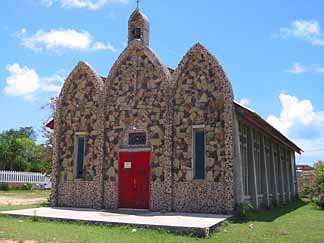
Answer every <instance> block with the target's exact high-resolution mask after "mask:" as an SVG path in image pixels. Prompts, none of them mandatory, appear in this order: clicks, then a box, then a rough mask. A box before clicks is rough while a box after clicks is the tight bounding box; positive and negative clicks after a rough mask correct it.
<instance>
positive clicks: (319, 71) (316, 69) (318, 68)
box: [315, 65, 324, 73]
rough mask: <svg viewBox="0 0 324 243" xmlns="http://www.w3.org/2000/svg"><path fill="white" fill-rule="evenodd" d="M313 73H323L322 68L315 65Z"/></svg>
mask: <svg viewBox="0 0 324 243" xmlns="http://www.w3.org/2000/svg"><path fill="white" fill-rule="evenodd" d="M315 66H316V67H315V72H317V73H324V66H319V65H315Z"/></svg>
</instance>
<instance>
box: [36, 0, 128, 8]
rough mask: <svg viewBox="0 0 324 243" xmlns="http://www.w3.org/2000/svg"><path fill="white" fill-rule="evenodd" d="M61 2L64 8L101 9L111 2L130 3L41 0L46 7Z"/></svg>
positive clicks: (122, 0) (119, 0)
mask: <svg viewBox="0 0 324 243" xmlns="http://www.w3.org/2000/svg"><path fill="white" fill-rule="evenodd" d="M56 2H59V3H60V4H61V6H62V7H63V8H86V9H89V10H99V9H101V8H103V7H104V6H105V5H107V4H109V3H115V4H128V0H40V3H41V4H42V5H43V6H45V7H51V6H52V5H53V4H54V3H56Z"/></svg>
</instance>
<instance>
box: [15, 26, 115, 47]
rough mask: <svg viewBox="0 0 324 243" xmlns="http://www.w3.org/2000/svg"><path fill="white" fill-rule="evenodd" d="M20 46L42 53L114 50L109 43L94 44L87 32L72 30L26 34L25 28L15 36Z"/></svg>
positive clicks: (40, 31)
mask: <svg viewBox="0 0 324 243" xmlns="http://www.w3.org/2000/svg"><path fill="white" fill-rule="evenodd" d="M17 37H18V38H19V39H20V40H21V44H22V45H23V46H24V47H26V48H29V49H32V50H37V51H43V50H50V51H54V52H61V51H62V50H66V49H70V50H80V51H95V50H110V51H116V49H115V48H114V47H113V46H112V45H111V44H110V43H107V44H105V43H103V42H94V41H93V37H92V36H91V34H90V33H89V32H87V31H77V30H74V29H52V30H50V31H48V32H46V31H43V30H38V31H37V32H36V33H35V34H31V35H30V34H28V33H27V30H26V29H25V28H23V29H21V30H20V32H19V33H18V34H17Z"/></svg>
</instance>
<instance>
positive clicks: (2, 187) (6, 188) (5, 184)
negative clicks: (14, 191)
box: [0, 182, 10, 191]
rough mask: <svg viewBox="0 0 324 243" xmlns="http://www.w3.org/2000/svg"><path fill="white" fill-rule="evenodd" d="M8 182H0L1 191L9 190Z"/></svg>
mask: <svg viewBox="0 0 324 243" xmlns="http://www.w3.org/2000/svg"><path fill="white" fill-rule="evenodd" d="M9 189H10V188H9V183H7V182H5V183H0V190H2V191H9Z"/></svg>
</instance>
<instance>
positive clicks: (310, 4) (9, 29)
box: [0, 0, 324, 164]
mask: <svg viewBox="0 0 324 243" xmlns="http://www.w3.org/2000/svg"><path fill="white" fill-rule="evenodd" d="M1 4H2V6H1V9H0V30H1V31H0V37H1V38H0V46H1V55H0V70H1V71H0V92H1V95H0V111H1V113H0V114H1V116H0V117H1V119H0V131H2V130H6V129H9V128H18V127H21V126H33V127H35V129H36V130H37V131H39V130H40V127H41V124H42V122H43V120H44V119H46V118H47V117H48V111H46V110H42V109H41V106H43V105H45V104H46V103H47V102H48V100H49V98H50V97H51V96H53V95H57V93H58V91H59V90H60V87H61V85H62V82H63V80H64V78H65V77H66V76H67V75H68V73H69V72H70V71H71V70H72V69H73V67H74V66H75V65H76V64H77V63H78V61H80V60H84V61H87V62H88V63H90V64H91V65H92V66H93V67H94V68H95V69H96V70H97V72H98V73H99V74H100V75H102V76H107V74H108V72H109V69H110V67H111V66H112V64H113V63H114V61H115V60H116V59H117V57H118V56H119V54H120V52H121V51H122V50H123V49H124V48H125V44H126V42H127V21H128V17H129V16H130V14H131V12H132V11H133V9H134V8H135V6H136V3H135V0H24V1H21V0H2V1H1ZM323 9H324V2H323V1H321V0H312V1H304V0H295V1H294V2H293V3H292V2H291V1H287V0H286V1H282V0H281V1H279V0H273V1H262V0H255V1H214V0H201V1H194V0H186V1H171V0H165V1H148V0H143V1H142V3H141V10H142V11H143V12H144V13H145V14H146V15H147V16H148V17H149V19H150V24H151V36H150V40H151V44H150V45H151V47H152V48H153V49H155V51H156V52H157V53H158V54H159V55H160V57H161V58H162V59H163V60H164V62H165V63H166V64H167V65H169V66H170V67H173V68H175V67H176V65H177V64H178V63H179V61H180V60H181V58H182V56H183V55H184V54H185V53H186V51H187V50H188V49H189V48H190V47H191V46H192V45H193V44H194V43H195V42H198V41H199V42H201V43H202V44H203V45H205V46H206V47H207V48H208V49H209V50H210V51H211V52H212V53H213V54H214V55H215V56H216V58H217V59H218V60H219V61H220V63H221V64H222V65H223V67H224V69H225V70H226V72H227V75H228V77H229V78H230V80H231V82H232V86H233V89H234V94H235V99H236V100H238V101H240V102H241V103H243V104H245V105H246V106H248V107H250V108H251V109H253V110H255V111H257V112H258V113H259V114H260V115H261V116H262V117H264V118H265V119H267V120H268V121H269V122H270V123H271V124H273V125H274V126H275V127H277V128H278V129H279V130H280V131H282V132H283V133H284V134H286V135H287V136H288V137H289V138H291V139H292V140H293V141H294V142H296V143H297V144H298V145H299V146H301V147H302V148H303V149H304V150H305V153H304V154H303V155H302V156H301V157H300V158H297V162H299V163H309V164H312V163H313V161H314V160H317V159H322V160H323V159H324V102H323V90H324V80H323V79H324V59H323V56H324V30H323V28H324V15H323Z"/></svg>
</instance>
